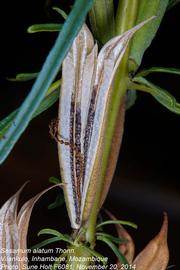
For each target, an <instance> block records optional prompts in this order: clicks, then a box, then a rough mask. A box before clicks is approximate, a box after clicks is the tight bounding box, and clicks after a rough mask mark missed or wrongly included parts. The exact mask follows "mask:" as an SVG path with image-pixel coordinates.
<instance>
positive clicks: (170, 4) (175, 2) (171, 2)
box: [167, 0, 180, 10]
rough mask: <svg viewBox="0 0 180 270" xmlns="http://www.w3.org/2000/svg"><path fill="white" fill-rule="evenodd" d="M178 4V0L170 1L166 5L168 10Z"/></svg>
mask: <svg viewBox="0 0 180 270" xmlns="http://www.w3.org/2000/svg"><path fill="white" fill-rule="evenodd" d="M179 2H180V0H170V1H169V5H168V8H167V9H168V10H169V9H171V8H173V7H174V6H175V5H177V4H178V3H179Z"/></svg>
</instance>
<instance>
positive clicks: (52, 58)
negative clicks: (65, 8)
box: [0, 0, 93, 164]
mask: <svg viewBox="0 0 180 270" xmlns="http://www.w3.org/2000/svg"><path fill="white" fill-rule="evenodd" d="M92 3H93V0H89V1H86V0H76V2H75V4H74V6H73V8H72V11H71V13H70V15H69V16H68V18H67V20H66V22H65V23H64V25H63V27H62V30H61V32H60V33H59V35H58V38H57V40H56V42H55V45H54V46H53V48H52V49H51V51H50V53H49V55H48V56H47V58H46V61H45V63H44V65H43V67H42V69H41V71H40V73H39V75H38V78H37V79H36V81H35V83H34V85H33V87H32V90H31V92H30V93H29V94H28V96H27V98H26V99H25V101H24V102H23V104H22V106H21V107H20V109H19V111H18V113H17V116H16V118H15V120H14V125H11V127H10V128H9V129H8V131H7V133H6V135H5V137H4V138H3V139H2V140H1V141H0V164H2V163H3V161H4V160H5V159H6V157H7V156H8V154H9V153H10V151H11V150H12V148H13V147H14V145H15V143H16V142H17V140H18V139H19V137H20V136H21V134H22V133H23V132H24V131H25V129H26V127H27V126H28V124H29V122H30V120H31V119H32V117H33V115H34V113H35V112H36V110H37V109H38V107H39V105H40V103H41V101H42V100H43V98H44V96H45V95H46V92H47V90H48V88H49V87H50V85H51V83H52V81H53V80H54V79H55V76H56V75H57V73H58V72H59V69H60V66H61V64H62V62H63V60H64V57H65V56H66V54H67V52H68V50H69V49H70V47H71V45H72V42H73V40H74V38H75V36H76V35H77V33H78V32H79V30H80V28H81V27H82V24H83V23H84V21H85V18H86V15H87V13H88V11H89V10H90V8H91V6H92Z"/></svg>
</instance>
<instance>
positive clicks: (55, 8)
mask: <svg viewBox="0 0 180 270" xmlns="http://www.w3.org/2000/svg"><path fill="white" fill-rule="evenodd" d="M52 9H53V10H55V11H56V12H57V13H59V14H60V15H61V16H62V17H63V18H64V19H65V20H66V19H67V17H68V15H67V14H66V12H65V11H64V10H62V9H60V8H59V7H52Z"/></svg>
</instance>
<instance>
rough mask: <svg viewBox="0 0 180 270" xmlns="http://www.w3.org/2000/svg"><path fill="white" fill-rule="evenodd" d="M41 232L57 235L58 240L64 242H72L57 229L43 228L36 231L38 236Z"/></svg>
mask: <svg viewBox="0 0 180 270" xmlns="http://www.w3.org/2000/svg"><path fill="white" fill-rule="evenodd" d="M42 234H50V235H54V236H56V237H58V238H59V240H62V241H65V242H67V243H69V244H73V242H72V241H71V240H70V237H69V236H67V235H64V234H62V233H60V232H58V231H57V230H53V229H43V230H41V231H40V232H39V233H38V236H40V235H42Z"/></svg>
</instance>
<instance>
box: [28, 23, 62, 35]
mask: <svg viewBox="0 0 180 270" xmlns="http://www.w3.org/2000/svg"><path fill="white" fill-rule="evenodd" d="M61 29H62V24H60V23H43V24H33V25H31V26H29V27H28V29H27V32H28V33H29V34H34V33H39V32H57V31H60V30H61Z"/></svg>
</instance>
